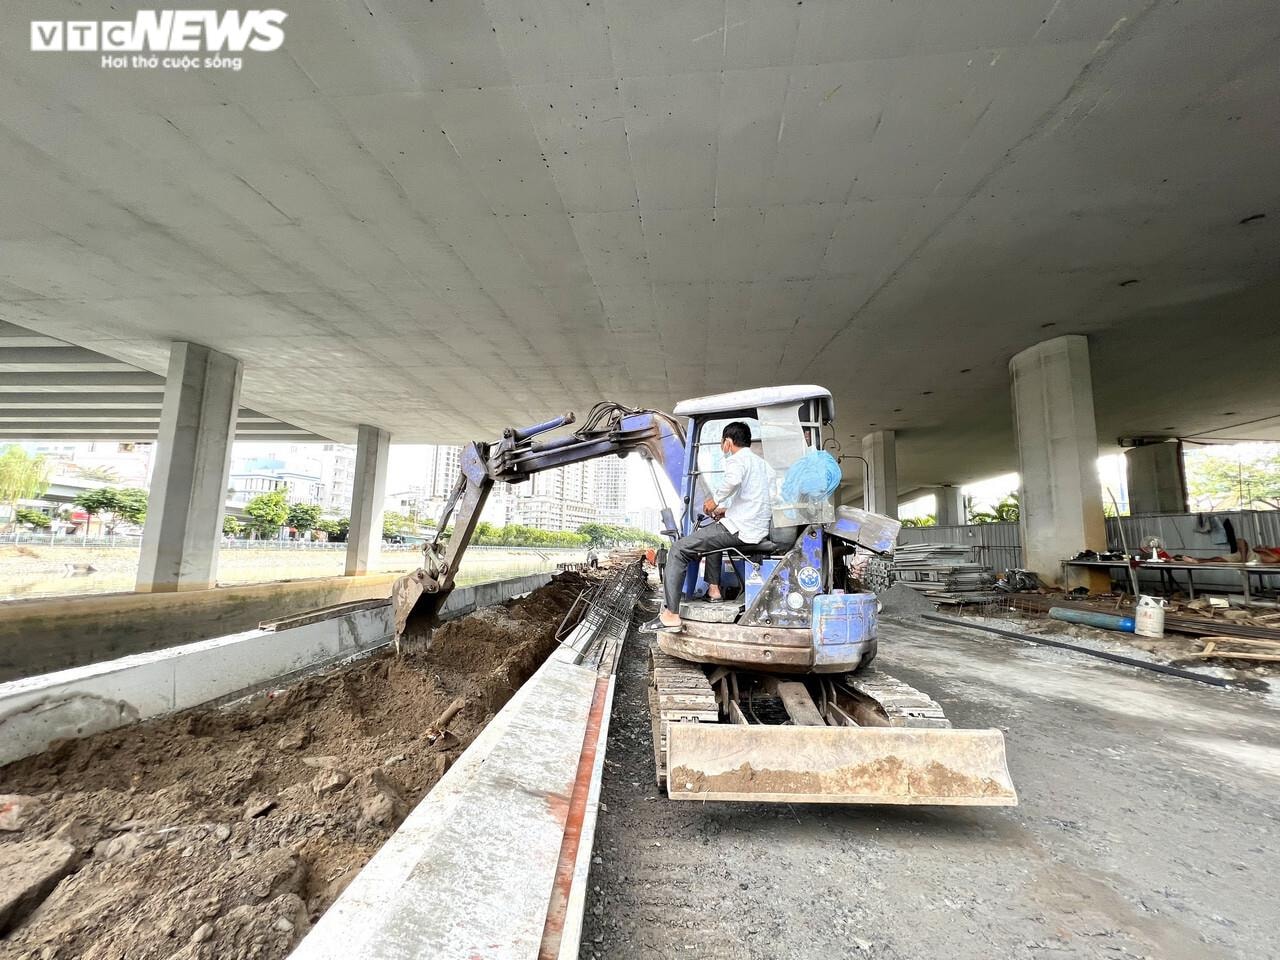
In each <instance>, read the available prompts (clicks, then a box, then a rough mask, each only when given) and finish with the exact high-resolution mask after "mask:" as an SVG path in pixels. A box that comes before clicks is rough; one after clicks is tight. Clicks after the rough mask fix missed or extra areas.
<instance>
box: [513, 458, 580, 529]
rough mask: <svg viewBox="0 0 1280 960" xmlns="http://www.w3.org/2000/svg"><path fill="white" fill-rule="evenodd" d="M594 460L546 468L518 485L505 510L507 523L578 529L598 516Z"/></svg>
mask: <svg viewBox="0 0 1280 960" xmlns="http://www.w3.org/2000/svg"><path fill="white" fill-rule="evenodd" d="M595 468H596V462H595V461H588V462H587V463H575V464H572V465H571V466H567V467H560V468H558V469H555V470H548V471H546V472H545V473H539V474H537V475H535V476H534V477H532V478H530V479H529V481H528V482H526V483H522V484H517V485H516V487H515V488H514V490H513V491H512V498H511V506H510V510H509V513H508V516H509V521H508V522H510V523H519V524H522V525H524V526H527V527H538V528H540V529H542V530H577V529H578V527H580V526H582V525H583V524H584V523H592V522H595V521H597V520H598V519H599V517H600V509H599V507H598V506H597V504H596V502H595V486H594V485H595V476H596V470H595Z"/></svg>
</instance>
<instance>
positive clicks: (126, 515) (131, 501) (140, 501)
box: [107, 487, 147, 533]
mask: <svg viewBox="0 0 1280 960" xmlns="http://www.w3.org/2000/svg"><path fill="white" fill-rule="evenodd" d="M114 517H115V520H114V522H112V523H111V524H110V525H109V526H108V528H107V529H108V531H109V532H110V533H115V529H116V524H118V523H119V522H120V521H122V520H123V521H124V522H125V523H135V524H142V523H145V522H146V520H147V491H145V490H139V489H138V488H137V487H122V488H120V489H119V490H117V491H116V509H115V511H114Z"/></svg>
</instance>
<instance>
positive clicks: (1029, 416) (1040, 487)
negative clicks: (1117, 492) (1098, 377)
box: [1009, 336, 1109, 591]
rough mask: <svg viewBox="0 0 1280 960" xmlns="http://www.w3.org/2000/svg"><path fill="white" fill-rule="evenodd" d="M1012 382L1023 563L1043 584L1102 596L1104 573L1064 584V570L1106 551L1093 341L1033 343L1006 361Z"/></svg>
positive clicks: (1074, 575)
mask: <svg viewBox="0 0 1280 960" xmlns="http://www.w3.org/2000/svg"><path fill="white" fill-rule="evenodd" d="M1009 375H1010V379H1011V382H1012V392H1013V414H1014V425H1015V430H1016V435H1017V438H1018V463H1019V467H1020V472H1021V477H1022V488H1021V498H1020V506H1021V511H1020V516H1021V519H1020V521H1019V522H1020V526H1021V532H1022V555H1023V563H1024V565H1025V566H1026V567H1027V568H1028V569H1030V570H1034V571H1035V572H1036V573H1038V574H1039V575H1040V577H1041V579H1043V580H1044V581H1045V582H1046V583H1048V582H1052V583H1063V585H1064V586H1068V587H1075V586H1081V585H1083V586H1087V587H1089V588H1090V589H1091V590H1096V591H1102V590H1105V589H1107V586H1108V581H1109V578H1108V577H1107V576H1106V574H1101V573H1097V572H1096V571H1092V572H1090V573H1083V572H1072V573H1071V574H1068V575H1066V578H1065V579H1066V582H1065V583H1064V575H1063V573H1062V567H1061V561H1063V560H1065V559H1068V558H1070V557H1073V556H1075V555H1076V554H1077V553H1079V552H1080V551H1081V550H1083V549H1085V548H1092V549H1094V550H1105V549H1106V548H1107V534H1106V528H1105V525H1104V521H1103V516H1102V488H1101V485H1100V484H1099V481H1098V463H1097V461H1098V433H1097V427H1096V426H1095V424H1094V416H1093V380H1092V377H1091V375H1090V370H1089V342H1088V340H1087V339H1085V338H1084V337H1081V336H1067V337H1057V338H1056V339H1053V340H1046V341H1045V342H1043V343H1039V344H1036V345H1035V346H1034V347H1030V348H1028V349H1026V350H1023V351H1022V352H1021V353H1019V354H1017V355H1016V356H1015V357H1014V358H1013V359H1012V360H1010V361H1009ZM1095 574H1096V575H1095Z"/></svg>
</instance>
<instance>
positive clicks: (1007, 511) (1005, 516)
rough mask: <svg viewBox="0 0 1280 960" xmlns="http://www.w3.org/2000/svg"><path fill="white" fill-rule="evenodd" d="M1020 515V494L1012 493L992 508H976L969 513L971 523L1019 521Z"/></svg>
mask: <svg viewBox="0 0 1280 960" xmlns="http://www.w3.org/2000/svg"><path fill="white" fill-rule="evenodd" d="M1018 517H1019V508H1018V495H1017V494H1016V493H1011V494H1009V495H1008V496H1007V497H1005V498H1004V499H1003V500H1001V501H1000V502H999V503H997V504H996V505H995V506H994V507H992V508H991V509H990V510H975V511H973V513H971V514H970V515H969V522H970V523H1017V522H1018Z"/></svg>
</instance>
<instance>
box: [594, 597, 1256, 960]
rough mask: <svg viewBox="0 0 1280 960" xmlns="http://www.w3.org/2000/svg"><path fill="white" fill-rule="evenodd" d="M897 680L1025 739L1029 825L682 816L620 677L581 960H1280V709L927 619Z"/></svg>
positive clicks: (643, 649)
mask: <svg viewBox="0 0 1280 960" xmlns="http://www.w3.org/2000/svg"><path fill="white" fill-rule="evenodd" d="M880 638H881V646H880V658H879V660H878V661H877V663H878V665H879V666H880V667H881V668H883V669H885V670H886V671H887V672H889V673H892V674H893V675H895V676H898V677H899V678H901V679H902V680H904V681H906V682H908V683H910V684H912V685H914V686H916V687H918V688H920V689H922V690H924V691H926V692H928V693H930V694H931V695H932V696H934V697H935V698H936V699H937V700H938V701H939V702H940V703H941V704H942V705H943V706H944V707H945V709H946V712H947V715H948V716H949V717H950V718H951V719H952V721H953V722H954V723H955V725H956V726H961V727H989V726H994V727H999V728H1001V729H1003V730H1004V731H1005V736H1006V739H1007V745H1008V757H1009V767H1010V770H1011V772H1012V774H1013V780H1014V783H1015V784H1016V785H1017V788H1018V791H1019V795H1020V800H1021V803H1020V805H1019V806H1018V807H1016V808H950V809H947V808H932V809H922V808H910V807H862V808H851V807H838V806H827V805H777V806H775V805H765V804H710V803H709V804H705V805H700V804H695V803H689V802H673V801H668V800H666V799H665V798H664V797H662V796H661V795H660V794H659V791H658V789H657V787H656V786H655V784H654V780H653V766H652V764H653V750H652V746H651V742H650V726H649V721H648V716H647V705H646V692H645V690H646V682H647V679H646V669H647V668H646V660H647V656H648V644H649V643H651V642H652V637H651V636H650V635H645V634H636V635H633V637H632V638H631V640H630V641H629V643H628V646H627V648H626V651H625V653H624V656H623V660H622V664H621V666H620V670H619V679H618V689H617V696H616V699H615V702H614V710H613V720H612V724H613V725H612V728H611V731H610V737H609V751H608V755H607V759H606V763H605V774H604V785H603V791H602V800H603V804H604V805H603V807H602V809H601V813H600V821H599V826H598V832H597V835H596V848H595V858H594V860H593V866H592V876H591V892H590V895H589V896H590V898H589V900H588V903H587V918H586V926H585V931H584V936H583V947H582V951H581V956H582V957H583V958H600V960H605V958H608V960H625V958H660V957H661V958H665V957H680V956H686V957H698V958H718V957H725V958H729V957H733V958H742V957H751V958H783V957H785V958H795V960H803V958H815V960H817V958H822V960H830V958H832V957H854V958H858V957H868V958H882V960H919V958H921V957H947V958H950V960H979V958H981V960H988V958H992V957H1001V958H1045V960H1048V958H1064V957H1091V958H1092V957H1096V958H1136V957H1142V958H1150V960H1222V958H1250V960H1252V958H1262V957H1275V956H1280V902H1277V900H1276V898H1275V897H1274V891H1273V889H1272V887H1273V884H1271V883H1270V881H1269V876H1270V872H1271V870H1272V869H1273V867H1274V864H1275V861H1276V857H1277V855H1278V854H1280V837H1278V836H1277V827H1278V825H1280V824H1278V821H1280V809H1278V808H1277V806H1276V803H1275V798H1276V796H1277V795H1278V794H1280V746H1278V745H1280V698H1277V697H1276V696H1275V695H1274V694H1270V695H1268V694H1263V693H1253V692H1246V691H1241V690H1227V689H1219V688H1213V687H1208V686H1204V685H1201V684H1197V683H1195V682H1191V681H1186V680H1178V679H1173V678H1169V677H1162V676H1158V675H1155V674H1153V673H1150V672H1148V671H1144V670H1141V669H1139V668H1136V667H1127V666H1121V665H1117V664H1112V663H1108V662H1104V661H1100V660H1096V659H1092V658H1090V657H1087V656H1085V655H1081V654H1076V653H1072V652H1070V651H1063V650H1055V649H1047V648H1037V647H1030V646H1027V645H1024V644H1019V643H1017V642H1014V641H1008V640H1005V639H1002V638H999V637H995V636H990V635H984V634H979V633H976V632H974V631H970V630H964V629H959V628H952V627H947V626H943V625H939V624H934V623H927V622H925V621H921V620H919V619H917V618H915V617H907V616H904V617H896V618H885V619H884V620H882V622H881V628H880Z"/></svg>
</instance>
